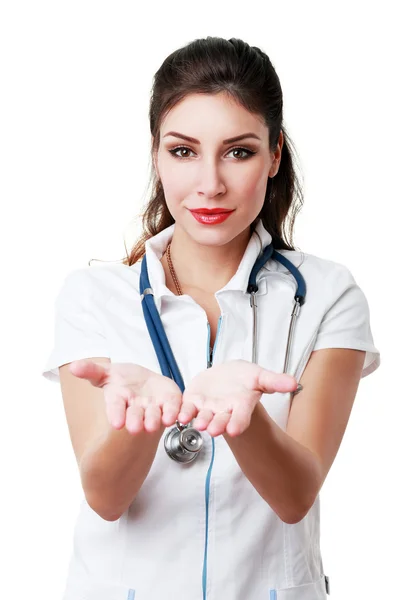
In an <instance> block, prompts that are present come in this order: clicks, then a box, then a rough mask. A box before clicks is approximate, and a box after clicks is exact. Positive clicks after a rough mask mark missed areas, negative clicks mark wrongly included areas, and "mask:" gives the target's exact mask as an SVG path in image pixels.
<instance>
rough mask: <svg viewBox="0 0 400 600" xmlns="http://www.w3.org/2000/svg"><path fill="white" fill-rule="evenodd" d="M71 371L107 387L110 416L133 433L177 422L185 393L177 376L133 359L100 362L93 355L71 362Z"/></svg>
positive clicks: (150, 430)
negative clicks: (134, 361)
mask: <svg viewBox="0 0 400 600" xmlns="http://www.w3.org/2000/svg"><path fill="white" fill-rule="evenodd" d="M69 370H70V372H71V373H72V374H73V375H75V376H76V377H79V378H81V379H86V380H87V381H89V382H90V383H91V384H92V385H93V386H95V387H98V388H102V389H103V390H104V399H105V403H106V413H107V418H108V420H109V422H110V424H111V425H112V427H114V428H115V429H122V427H124V425H125V427H126V429H127V430H128V431H129V433H132V434H135V433H139V432H141V431H143V430H145V431H147V432H149V433H151V432H154V431H157V430H158V429H159V428H160V427H161V424H163V425H165V426H166V427H168V426H170V425H173V424H174V423H175V421H176V420H177V418H178V414H179V412H180V409H181V404H182V393H181V390H180V388H179V386H178V385H177V384H176V383H175V381H174V380H173V379H170V378H169V377H165V376H164V375H161V374H159V373H155V372H154V371H151V370H150V369H146V368H145V367H141V366H140V365H135V364H133V363H111V362H110V363H103V362H102V363H101V364H99V363H96V362H95V361H94V360H91V359H86V358H85V359H81V360H75V361H73V362H71V363H70V366H69Z"/></svg>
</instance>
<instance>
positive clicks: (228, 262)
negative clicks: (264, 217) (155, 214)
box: [161, 225, 250, 295]
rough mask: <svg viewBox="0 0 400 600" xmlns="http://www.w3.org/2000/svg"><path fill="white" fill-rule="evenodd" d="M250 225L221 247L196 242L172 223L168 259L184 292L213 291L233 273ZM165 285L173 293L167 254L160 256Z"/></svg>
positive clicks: (248, 237)
mask: <svg viewBox="0 0 400 600" xmlns="http://www.w3.org/2000/svg"><path fill="white" fill-rule="evenodd" d="M249 240H250V228H247V229H245V230H244V231H242V232H241V233H240V234H239V235H238V236H237V237H236V238H234V239H233V240H231V241H230V242H228V243H227V244H224V245H222V246H211V245H204V244H199V243H198V242H196V240H194V239H193V238H191V237H190V236H188V235H187V233H186V232H185V231H184V230H183V229H182V228H180V227H179V226H178V225H175V229H174V235H173V237H172V240H171V247H170V252H171V260H172V264H173V267H174V270H175V273H176V276H177V278H178V281H179V284H180V286H181V288H182V293H183V294H189V295H190V293H191V291H197V292H203V293H208V294H215V292H217V291H218V290H220V289H221V288H223V287H224V286H225V285H226V284H227V283H228V281H230V280H231V279H232V277H233V276H234V274H235V273H236V271H237V269H238V267H239V264H240V261H241V260H242V258H243V254H244V252H245V250H246V247H247V244H248V243H249ZM161 264H162V265H163V268H164V272H165V282H166V286H167V287H168V288H169V289H170V290H171V291H172V292H173V293H174V294H177V290H176V287H175V284H174V281H173V279H172V277H171V274H170V271H169V267H168V261H167V256H166V254H164V255H163V256H162V258H161Z"/></svg>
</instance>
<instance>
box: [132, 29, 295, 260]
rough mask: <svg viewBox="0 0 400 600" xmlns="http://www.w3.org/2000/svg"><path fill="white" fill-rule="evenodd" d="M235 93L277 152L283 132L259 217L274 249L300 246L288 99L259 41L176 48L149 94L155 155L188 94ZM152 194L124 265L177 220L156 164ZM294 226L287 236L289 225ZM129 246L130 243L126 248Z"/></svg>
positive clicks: (213, 41)
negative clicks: (166, 123) (163, 130)
mask: <svg viewBox="0 0 400 600" xmlns="http://www.w3.org/2000/svg"><path fill="white" fill-rule="evenodd" d="M220 92H225V93H228V94H230V95H231V96H232V97H233V98H234V99H235V100H236V102H238V103H239V104H241V105H242V106H243V107H244V108H246V109H247V110H248V111H250V112H251V113H253V114H256V115H259V116H261V117H262V119H263V120H264V122H265V124H266V126H267V127H268V130H269V149H270V151H272V152H274V151H275V150H276V147H277V143H278V139H279V134H280V131H281V130H282V133H283V136H284V143H283V147H282V156H281V162H280V165H279V170H278V173H277V174H276V175H275V176H274V177H272V178H271V177H270V178H269V179H268V185H267V190H266V194H265V200H264V204H263V207H262V209H261V211H260V213H259V215H258V217H257V218H256V219H255V220H254V221H253V223H252V224H251V231H254V228H255V224H256V223H257V221H258V219H259V218H261V219H262V222H263V224H264V226H265V228H266V229H267V230H268V231H269V233H270V234H271V236H272V243H273V245H274V248H276V249H277V250H278V249H286V250H295V247H294V246H293V226H294V220H295V217H296V215H297V213H298V212H299V210H300V209H301V206H302V205H303V192H302V189H301V186H300V185H299V180H298V177H297V174H296V172H295V169H294V151H293V144H292V142H291V140H290V138H289V136H288V134H287V133H286V130H285V128H284V126H283V124H282V121H283V112H282V109H283V99H282V89H281V85H280V82H279V78H278V75H277V74H276V72H275V69H274V67H273V66H272V64H271V61H270V59H269V57H268V56H267V55H266V54H265V53H264V52H262V51H261V50H260V49H259V48H257V47H256V46H249V45H248V44H247V43H246V42H244V41H242V40H240V39H237V38H231V39H229V40H226V39H224V38H220V37H210V36H209V37H206V38H202V39H196V40H194V41H192V42H190V43H189V44H187V45H186V46H183V47H182V48H180V49H178V50H175V52H173V53H172V54H170V55H169V56H168V57H167V58H166V59H165V60H164V62H163V63H162V65H161V66H160V68H159V69H158V71H157V72H156V74H155V76H154V81H153V86H152V90H151V98H150V110H149V118H150V131H151V134H152V136H153V143H152V148H151V151H152V155H154V153H155V152H156V151H157V149H158V147H159V144H160V126H161V122H162V119H163V118H164V117H165V115H166V113H167V112H168V111H170V110H171V109H172V108H173V106H174V105H175V104H177V103H178V102H179V101H181V100H182V99H183V98H184V97H185V96H187V95H188V94H195V93H200V94H218V93H220ZM149 186H151V188H152V191H151V197H150V200H149V202H148V203H147V205H146V206H145V209H144V211H143V212H142V213H141V214H140V217H141V218H142V230H143V232H142V235H141V236H140V238H139V239H138V241H137V242H136V244H135V245H134V247H133V248H132V250H131V252H130V254H129V255H128V253H127V256H126V258H124V259H123V260H122V262H123V264H126V265H129V266H130V265H133V264H134V263H136V262H137V261H138V260H140V259H141V258H142V257H143V255H144V252H145V242H146V240H148V239H149V238H151V237H153V236H154V235H156V234H157V233H160V232H161V231H162V230H164V229H166V228H167V227H169V226H170V225H172V224H173V223H174V222H175V221H174V219H173V217H172V216H171V213H170V212H169V210H168V207H167V204H166V201H165V197H164V192H163V188H162V184H161V181H160V180H159V179H158V177H157V174H156V171H155V168H154V164H153V165H152V169H151V179H150V184H149ZM286 227H287V229H288V231H289V238H286V231H285V228H286ZM125 249H126V247H125Z"/></svg>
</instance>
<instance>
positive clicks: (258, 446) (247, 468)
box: [224, 402, 321, 523]
mask: <svg viewBox="0 0 400 600" xmlns="http://www.w3.org/2000/svg"><path fill="white" fill-rule="evenodd" d="M224 438H225V440H226V441H227V443H228V444H229V446H230V448H231V450H232V452H233V454H234V455H235V458H236V460H237V462H238V464H239V466H240V468H241V469H242V471H243V473H244V474H245V475H246V477H247V479H248V480H249V481H250V482H251V483H252V485H253V486H254V487H255V489H256V490H257V491H258V493H259V494H260V496H262V498H263V499H264V500H265V501H266V502H268V504H269V505H270V506H271V508H272V509H273V510H274V511H275V512H276V513H277V514H278V516H279V517H280V518H281V519H282V520H283V521H285V522H286V523H296V522H298V521H299V520H301V519H302V518H303V517H304V516H305V515H306V514H307V512H308V510H309V509H310V507H311V506H312V504H313V503H314V500H315V498H316V496H317V494H318V491H319V489H320V481H321V477H320V471H319V464H318V461H317V459H316V457H315V456H314V454H313V453H312V452H311V451H310V450H308V448H306V447H305V446H303V445H302V444H300V443H299V442H297V441H296V440H294V439H293V438H292V437H290V436H289V435H288V434H287V433H286V432H285V431H283V430H282V429H281V428H280V427H279V425H277V424H276V423H275V421H273V419H271V417H270V416H269V414H268V412H267V411H266V410H265V408H264V407H263V405H262V404H261V403H260V402H259V403H258V404H257V406H256V408H255V409H254V412H253V415H252V420H251V423H250V426H249V427H248V428H247V429H246V430H245V431H244V432H243V433H242V434H241V435H239V436H235V437H231V436H229V435H227V434H224Z"/></svg>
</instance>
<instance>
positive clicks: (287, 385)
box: [258, 369, 297, 394]
mask: <svg viewBox="0 0 400 600" xmlns="http://www.w3.org/2000/svg"><path fill="white" fill-rule="evenodd" d="M258 386H259V388H260V389H261V390H262V391H263V392H264V393H265V394H273V393H274V392H293V391H295V390H296V389H297V381H296V379H295V377H293V376H292V375H289V374H287V373H275V372H273V371H268V370H267V369H261V370H260V373H259V375H258Z"/></svg>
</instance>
